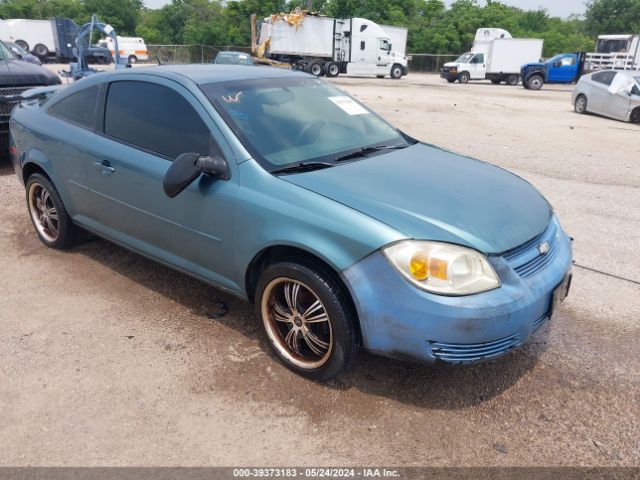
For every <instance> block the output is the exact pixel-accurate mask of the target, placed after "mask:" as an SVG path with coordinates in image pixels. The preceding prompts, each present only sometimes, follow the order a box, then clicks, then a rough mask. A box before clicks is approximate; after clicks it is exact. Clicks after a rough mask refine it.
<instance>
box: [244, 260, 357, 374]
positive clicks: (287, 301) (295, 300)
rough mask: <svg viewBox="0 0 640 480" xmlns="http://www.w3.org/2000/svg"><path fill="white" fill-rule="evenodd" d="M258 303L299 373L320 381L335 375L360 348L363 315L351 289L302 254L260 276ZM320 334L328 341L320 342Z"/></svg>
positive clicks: (284, 358)
mask: <svg viewBox="0 0 640 480" xmlns="http://www.w3.org/2000/svg"><path fill="white" fill-rule="evenodd" d="M296 285H298V289H297V290H295V286H296ZM288 287H289V290H287V288H288ZM287 291H288V292H289V293H288V295H287ZM314 299H315V300H314ZM318 304H319V307H318V306H317V305H318ZM291 305H293V308H291V307H290V306H291ZM314 305H316V309H315V310H311V308H312V307H313V306H314ZM255 309H256V315H257V317H258V318H259V319H260V321H261V322H262V325H263V328H264V332H265V335H266V337H267V340H268V341H269V344H270V345H271V347H272V348H273V351H274V352H275V354H276V356H277V357H278V359H279V360H280V361H281V362H282V363H283V364H284V365H285V366H286V367H287V368H289V369H291V370H292V371H294V372H296V373H298V374H299V375H302V376H304V377H307V378H309V379H312V380H317V381H324V380H328V379H330V378H334V377H336V376H337V375H339V374H340V373H342V372H343V371H345V370H346V369H347V368H349V366H350V365H351V364H352V363H353V361H354V360H355V358H356V356H357V354H358V350H359V347H360V342H359V337H358V333H357V329H356V322H357V319H356V315H355V313H354V311H353V307H352V304H351V302H350V299H349V296H348V293H347V292H345V291H344V288H343V287H342V286H341V285H340V283H339V281H338V280H337V277H336V276H335V274H333V273H332V272H330V271H328V270H327V269H326V268H322V267H320V266H318V265H315V264H313V263H311V262H306V261H296V260H292V261H284V262H282V263H277V264H274V265H270V266H268V267H267V268H266V269H265V271H264V272H262V275H261V276H260V280H259V281H258V285H257V288H256V295H255ZM318 309H319V310H318ZM303 310H304V311H303ZM310 310H311V311H310ZM309 311H310V313H307V312H309ZM300 312H302V313H300ZM319 317H320V318H322V317H326V320H318V318H319ZM278 319H279V320H278ZM282 319H285V320H282ZM307 319H309V323H307ZM311 320H313V321H311ZM291 332H294V334H293V336H290V335H291ZM309 332H311V333H312V335H311V336H307V334H309ZM309 338H311V340H313V341H311V340H309ZM287 339H289V340H287ZM318 339H319V340H321V343H323V344H324V345H321V344H320V343H315V342H316V341H317V340H318ZM290 343H293V345H294V346H295V349H294V347H293V346H292V345H290ZM314 349H315V350H314Z"/></svg>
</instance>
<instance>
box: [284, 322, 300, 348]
mask: <svg viewBox="0 0 640 480" xmlns="http://www.w3.org/2000/svg"><path fill="white" fill-rule="evenodd" d="M298 332H299V330H297V329H295V328H292V329H291V330H289V333H287V336H286V337H285V338H284V341H285V342H286V344H287V345H288V346H289V348H291V349H292V350H293V351H294V352H296V353H298V354H299V353H300V347H299V346H298Z"/></svg>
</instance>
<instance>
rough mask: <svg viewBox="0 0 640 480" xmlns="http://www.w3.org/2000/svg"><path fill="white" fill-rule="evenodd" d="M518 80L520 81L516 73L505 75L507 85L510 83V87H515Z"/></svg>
mask: <svg viewBox="0 0 640 480" xmlns="http://www.w3.org/2000/svg"><path fill="white" fill-rule="evenodd" d="M519 81H520V77H519V76H518V75H509V76H508V77H507V85H511V86H512V87H515V86H516V85H518V82H519Z"/></svg>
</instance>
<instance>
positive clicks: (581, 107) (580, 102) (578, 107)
mask: <svg viewBox="0 0 640 480" xmlns="http://www.w3.org/2000/svg"><path fill="white" fill-rule="evenodd" d="M587 103H588V102H587V97H585V96H584V95H578V98H576V103H575V105H574V110H575V111H576V113H580V114H583V113H587Z"/></svg>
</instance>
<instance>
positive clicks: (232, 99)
mask: <svg viewBox="0 0 640 480" xmlns="http://www.w3.org/2000/svg"><path fill="white" fill-rule="evenodd" d="M240 95H242V92H238V93H236V94H235V95H226V96H225V95H223V96H222V100H224V101H225V102H227V103H238V102H239V101H240Z"/></svg>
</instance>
